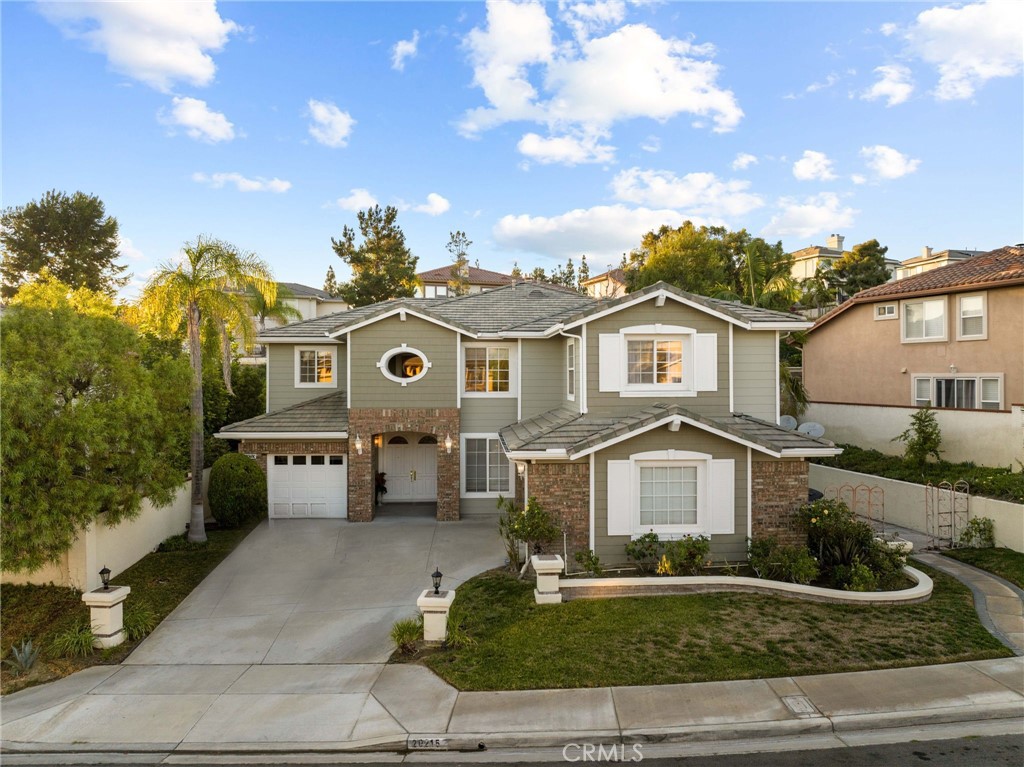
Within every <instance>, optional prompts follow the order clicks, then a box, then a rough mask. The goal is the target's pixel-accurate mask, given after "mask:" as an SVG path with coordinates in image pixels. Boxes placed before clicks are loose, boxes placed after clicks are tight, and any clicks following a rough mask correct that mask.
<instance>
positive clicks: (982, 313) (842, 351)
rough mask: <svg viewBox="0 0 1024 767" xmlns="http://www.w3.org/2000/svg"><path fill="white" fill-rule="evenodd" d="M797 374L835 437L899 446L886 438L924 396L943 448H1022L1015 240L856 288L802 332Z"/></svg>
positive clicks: (997, 459) (1023, 251) (1022, 264)
mask: <svg viewBox="0 0 1024 767" xmlns="http://www.w3.org/2000/svg"><path fill="white" fill-rule="evenodd" d="M803 379H804V386H805V388H806V389H807V393H808V395H809V397H810V399H811V401H812V404H811V407H810V409H809V410H808V412H807V414H806V415H807V417H808V418H810V419H813V420H816V421H820V422H821V423H822V424H824V425H825V427H826V429H827V432H826V433H827V434H828V436H829V438H830V439H833V440H835V441H839V442H851V443H854V444H858V445H860V446H862V447H875V448H876V449H879V450H883V451H884V452H889V453H894V452H899V448H898V446H894V445H893V444H892V443H891V441H890V440H891V439H892V438H893V437H894V436H896V435H897V434H899V433H900V432H901V431H903V429H904V428H906V426H907V425H908V416H909V414H910V413H912V412H913V410H914V409H915V408H918V407H922V406H924V405H929V406H931V407H933V408H937V409H939V410H940V412H939V414H938V415H939V423H940V426H941V427H942V430H943V437H944V439H943V450H944V451H945V453H944V457H946V458H948V459H950V460H973V461H977V462H979V463H990V464H994V465H1000V466H1005V465H1008V464H1011V463H1014V462H1015V461H1018V460H1024V446H1022V443H1024V428H1022V425H1024V422H1022V421H1021V413H1020V405H1021V403H1022V402H1024V246H1020V245H1018V246H1014V247H1010V246H1008V247H1004V248H999V249H998V250H993V251H991V252H988V253H983V254H981V255H978V256H974V257H973V258H969V259H966V260H960V261H955V262H953V263H951V264H949V265H947V266H944V267H940V268H938V269H933V270H931V271H927V272H924V273H922V274H918V275H915V276H913V277H907V278H906V279H902V280H897V281H896V282H891V283H887V284H885V285H878V286H876V287H874V288H869V289H868V290H864V291H861V292H860V293H857V295H855V296H854V297H853V298H851V299H850V300H849V301H847V302H846V303H844V304H842V305H841V306H840V307H839V308H838V309H836V310H835V311H833V312H831V313H829V314H827V315H825V316H824V317H822V318H821V319H820V320H818V322H817V323H816V324H815V325H814V327H813V328H812V329H811V331H810V332H809V335H808V340H807V343H806V344H805V346H804V357H803ZM1014 411H1016V412H1014Z"/></svg>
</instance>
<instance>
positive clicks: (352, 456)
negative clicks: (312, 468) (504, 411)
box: [348, 408, 460, 522]
mask: <svg viewBox="0 0 1024 767" xmlns="http://www.w3.org/2000/svg"><path fill="white" fill-rule="evenodd" d="M459 424H460V418H459V411H458V409H457V408H352V409H351V410H349V413H348V433H349V435H350V437H351V438H350V440H349V453H348V518H349V521H351V522H369V521H371V520H372V519H373V512H374V505H373V495H374V481H373V480H374V472H375V471H376V467H377V448H376V447H374V439H373V437H374V435H376V434H387V433H389V432H396V431H405V432H419V433H422V434H433V435H434V436H435V437H437V519H438V520H440V521H443V522H446V521H454V520H457V519H458V518H459V487H460V482H459V453H460V445H459ZM357 435H358V436H359V437H361V438H362V442H363V454H362V455H358V454H357V453H356V449H355V437H356V436H357ZM448 435H451V438H452V452H451V454H449V453H448V451H447V450H446V449H445V446H444V439H445V437H446V436H448Z"/></svg>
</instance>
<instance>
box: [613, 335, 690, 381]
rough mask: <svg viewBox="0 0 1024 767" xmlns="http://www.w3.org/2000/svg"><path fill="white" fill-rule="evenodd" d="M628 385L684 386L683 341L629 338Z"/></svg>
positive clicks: (627, 351) (627, 355)
mask: <svg viewBox="0 0 1024 767" xmlns="http://www.w3.org/2000/svg"><path fill="white" fill-rule="evenodd" d="M626 384H627V385H628V386H636V385H639V386H644V387H648V386H672V387H679V386H682V384H683V339H682V338H627V339H626Z"/></svg>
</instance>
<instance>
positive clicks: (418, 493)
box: [380, 437, 437, 502]
mask: <svg viewBox="0 0 1024 767" xmlns="http://www.w3.org/2000/svg"><path fill="white" fill-rule="evenodd" d="M392 439H393V438H392ZM407 442H408V443H407V444H392V443H390V442H389V441H388V439H387V438H385V440H384V445H383V446H382V448H381V461H380V471H383V472H384V473H385V474H386V475H387V476H386V477H385V482H386V484H387V489H388V492H387V495H385V496H384V497H383V500H384V501H388V502H393V501H436V500H437V445H436V444H430V445H420V444H417V443H416V442H414V440H413V438H411V437H410V438H408V439H407Z"/></svg>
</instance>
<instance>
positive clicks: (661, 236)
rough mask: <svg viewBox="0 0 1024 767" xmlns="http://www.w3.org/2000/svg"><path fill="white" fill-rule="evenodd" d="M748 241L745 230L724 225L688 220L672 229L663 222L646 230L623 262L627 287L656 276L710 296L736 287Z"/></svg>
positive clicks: (651, 280) (635, 287) (634, 287)
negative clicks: (659, 227) (741, 260)
mask: <svg viewBox="0 0 1024 767" xmlns="http://www.w3.org/2000/svg"><path fill="white" fill-rule="evenodd" d="M749 242H750V235H749V234H747V232H746V230H741V231H739V232H730V231H728V230H726V229H725V228H724V227H707V226H702V227H700V228H697V227H696V226H694V225H693V224H692V223H691V222H690V221H686V222H684V223H683V225H682V226H680V227H677V228H676V229H672V228H670V227H668V226H662V227H661V229H659V230H658V231H657V232H648V233H647V234H645V235H644V237H643V239H642V240H641V242H640V247H639V248H638V249H637V250H634V251H633V252H632V253H631V254H630V260H629V262H628V264H627V265H626V277H627V282H628V285H629V290H631V291H633V290H639V289H640V288H643V287H646V286H647V285H653V284H654V283H655V282H658V281H659V280H664V281H665V282H667V283H669V284H672V285H675V286H677V287H679V288H682V289H683V290H686V291H689V292H690V293H698V294H700V295H704V296H712V295H716V294H717V293H719V292H721V291H722V290H724V289H729V288H736V287H738V286H739V281H738V274H739V270H738V267H737V265H738V263H739V261H740V258H741V256H742V254H743V250H744V248H745V247H746V245H747V244H748V243H749Z"/></svg>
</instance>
